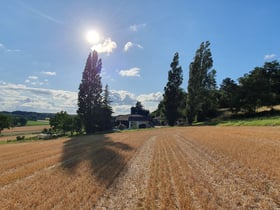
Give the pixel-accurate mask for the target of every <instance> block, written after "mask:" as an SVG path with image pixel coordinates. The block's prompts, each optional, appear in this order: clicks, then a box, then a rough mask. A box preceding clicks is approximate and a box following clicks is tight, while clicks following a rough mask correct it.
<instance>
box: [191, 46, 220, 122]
mask: <svg viewBox="0 0 280 210" xmlns="http://www.w3.org/2000/svg"><path fill="white" fill-rule="evenodd" d="M209 45H210V42H209V41H206V42H202V43H201V45H200V48H199V49H198V50H197V51H196V53H195V57H194V61H193V62H191V64H190V66H189V81H188V97H187V118H188V122H189V124H192V122H193V120H194V119H195V117H197V119H198V120H199V121H200V120H204V119H205V118H206V117H207V116H210V115H212V112H214V111H215V109H216V102H215V100H216V96H215V89H216V80H215V76H216V71H215V70H214V69H211V68H212V66H213V59H212V54H211V51H210V48H209Z"/></svg>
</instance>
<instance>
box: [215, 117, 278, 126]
mask: <svg viewBox="0 0 280 210" xmlns="http://www.w3.org/2000/svg"><path fill="white" fill-rule="evenodd" d="M217 125H222V126H280V116H273V117H261V118H248V119H242V120H228V121H221V122H218V123H217Z"/></svg>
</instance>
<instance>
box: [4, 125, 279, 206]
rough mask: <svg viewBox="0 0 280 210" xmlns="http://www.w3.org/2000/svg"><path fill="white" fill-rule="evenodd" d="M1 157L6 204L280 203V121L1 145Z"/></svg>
mask: <svg viewBox="0 0 280 210" xmlns="http://www.w3.org/2000/svg"><path fill="white" fill-rule="evenodd" d="M0 160H1V161H0V174H1V176H0V209H92V208H93V207H94V208H96V209H102V207H106V208H107V209H116V208H118V209H279V208H280V129H279V127H185V128H184V127H183V128H165V129H154V130H149V131H137V132H126V133H118V134H109V135H96V136H85V137H77V138H76V139H60V140H52V141H46V142H33V143H22V144H13V145H1V146H0ZM141 160H142V161H141ZM138 168H139V170H137V169H138ZM143 186H144V187H143ZM97 204H98V205H97Z"/></svg>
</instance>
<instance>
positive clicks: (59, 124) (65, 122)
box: [50, 111, 73, 135]
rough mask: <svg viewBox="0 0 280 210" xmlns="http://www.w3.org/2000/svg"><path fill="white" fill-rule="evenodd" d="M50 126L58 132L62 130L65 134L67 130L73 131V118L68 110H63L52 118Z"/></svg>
mask: <svg viewBox="0 0 280 210" xmlns="http://www.w3.org/2000/svg"><path fill="white" fill-rule="evenodd" d="M50 126H51V128H52V129H53V130H54V131H56V132H59V131H62V132H63V134H64V135H65V133H66V132H67V131H71V133H72V130H73V129H72V128H73V119H72V117H71V116H70V115H68V114H67V112H65V111H61V112H58V113H56V114H55V115H54V116H53V117H52V118H51V119H50Z"/></svg>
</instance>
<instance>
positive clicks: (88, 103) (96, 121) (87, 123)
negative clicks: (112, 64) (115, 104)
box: [77, 50, 113, 134]
mask: <svg viewBox="0 0 280 210" xmlns="http://www.w3.org/2000/svg"><path fill="white" fill-rule="evenodd" d="M101 69H102V60H101V59H99V58H98V53H97V52H96V51H95V50H94V51H92V52H91V53H90V54H89V56H88V58H87V61H86V65H85V69H84V72H83V76H82V81H81V83H80V86H79V93H78V110H77V113H78V116H79V118H80V119H81V121H82V124H83V127H84V129H85V132H86V133H87V134H91V133H95V132H97V131H106V130H110V129H112V113H113V111H112V107H111V106H110V99H109V90H108V85H106V86H105V89H104V90H103V89H102V83H101V75H100V74H101Z"/></svg>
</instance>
